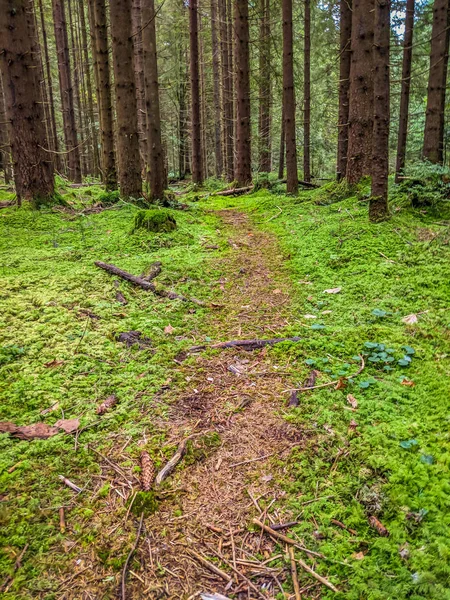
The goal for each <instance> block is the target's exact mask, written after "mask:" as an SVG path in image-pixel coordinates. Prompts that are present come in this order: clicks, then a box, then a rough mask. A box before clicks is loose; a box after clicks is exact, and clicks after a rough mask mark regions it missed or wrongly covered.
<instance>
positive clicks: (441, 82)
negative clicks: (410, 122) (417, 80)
mask: <svg viewBox="0 0 450 600" xmlns="http://www.w3.org/2000/svg"><path fill="white" fill-rule="evenodd" d="M449 40H450V2H449V0H435V1H434V6H433V27H432V33H431V52H430V73H429V77H428V95H427V110H426V117H425V132H424V138H423V157H424V158H425V159H426V160H429V161H430V162H432V163H442V161H443V158H444V116H445V92H446V85H447V66H448V52H449V48H448V46H449Z"/></svg>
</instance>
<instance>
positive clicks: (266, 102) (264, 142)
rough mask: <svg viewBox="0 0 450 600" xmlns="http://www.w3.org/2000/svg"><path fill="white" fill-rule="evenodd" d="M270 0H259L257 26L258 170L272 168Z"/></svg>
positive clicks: (267, 171) (264, 171)
mask: <svg viewBox="0 0 450 600" xmlns="http://www.w3.org/2000/svg"><path fill="white" fill-rule="evenodd" d="M270 63H271V60H270V0H260V26H259V132H258V133H259V171H260V172H261V173H270V171H271V170H272V160H271V158H272V157H271V154H272V153H271V143H270V142H271V140H270V105H271V77H270V69H271V64H270Z"/></svg>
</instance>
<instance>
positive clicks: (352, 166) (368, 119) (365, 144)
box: [347, 0, 374, 183]
mask: <svg viewBox="0 0 450 600" xmlns="http://www.w3.org/2000/svg"><path fill="white" fill-rule="evenodd" d="M352 10H353V13H352V44H351V54H352V58H351V65H350V89H349V101H350V106H349V117H348V151H347V180H348V182H349V183H358V181H359V180H360V179H361V178H362V177H364V176H365V175H370V174H371V161H372V130H373V73H372V69H373V27H374V0H354V1H353V7H352Z"/></svg>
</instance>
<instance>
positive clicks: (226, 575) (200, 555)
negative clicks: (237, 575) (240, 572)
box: [188, 548, 232, 581]
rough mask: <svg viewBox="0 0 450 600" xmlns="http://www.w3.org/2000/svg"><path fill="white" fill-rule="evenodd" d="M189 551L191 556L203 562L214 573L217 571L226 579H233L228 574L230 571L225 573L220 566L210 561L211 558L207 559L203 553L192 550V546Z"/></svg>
mask: <svg viewBox="0 0 450 600" xmlns="http://www.w3.org/2000/svg"><path fill="white" fill-rule="evenodd" d="M188 552H189V554H190V555H191V556H193V557H194V558H195V559H196V560H197V561H198V562H199V563H201V564H202V565H203V566H204V567H206V568H207V569H209V570H210V571H211V572H212V573H215V574H216V575H218V576H219V577H221V578H222V579H223V580H225V581H231V580H232V577H231V575H228V573H225V571H222V569H219V567H216V565H214V564H213V563H211V562H209V560H207V559H206V558H205V557H204V556H203V555H202V554H199V553H198V552H195V550H192V548H188Z"/></svg>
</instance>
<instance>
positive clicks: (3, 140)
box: [0, 71, 13, 184]
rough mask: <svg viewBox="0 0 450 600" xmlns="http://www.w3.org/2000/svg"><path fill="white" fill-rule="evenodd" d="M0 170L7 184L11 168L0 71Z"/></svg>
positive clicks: (6, 118) (11, 174)
mask: <svg viewBox="0 0 450 600" xmlns="http://www.w3.org/2000/svg"><path fill="white" fill-rule="evenodd" d="M0 164H1V166H0V169H3V175H4V177H5V183H6V184H8V183H9V182H10V181H11V180H12V178H13V172H12V166H11V147H10V144H9V133H8V117H7V115H6V106H5V95H4V92H3V84H2V77H1V71H0Z"/></svg>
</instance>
